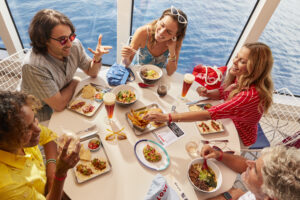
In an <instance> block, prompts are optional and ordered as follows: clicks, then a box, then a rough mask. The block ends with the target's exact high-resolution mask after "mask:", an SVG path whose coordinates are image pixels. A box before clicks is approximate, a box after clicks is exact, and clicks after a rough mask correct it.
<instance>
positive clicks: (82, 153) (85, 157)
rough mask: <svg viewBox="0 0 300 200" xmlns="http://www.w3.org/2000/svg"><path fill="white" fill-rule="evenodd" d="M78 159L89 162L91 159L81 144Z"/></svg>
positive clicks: (88, 151) (88, 152) (89, 153)
mask: <svg viewBox="0 0 300 200" xmlns="http://www.w3.org/2000/svg"><path fill="white" fill-rule="evenodd" d="M79 158H80V160H85V161H90V160H91V158H92V155H91V152H90V150H89V149H86V148H84V146H83V144H81V148H80V152H79Z"/></svg>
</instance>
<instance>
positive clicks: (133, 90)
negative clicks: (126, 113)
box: [112, 85, 139, 106]
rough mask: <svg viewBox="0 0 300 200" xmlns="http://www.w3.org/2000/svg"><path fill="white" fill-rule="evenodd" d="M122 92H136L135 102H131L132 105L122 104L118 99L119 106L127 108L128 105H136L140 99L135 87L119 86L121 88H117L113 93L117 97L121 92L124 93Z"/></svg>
mask: <svg viewBox="0 0 300 200" xmlns="http://www.w3.org/2000/svg"><path fill="white" fill-rule="evenodd" d="M122 90H130V91H132V92H134V94H135V101H133V102H130V103H122V102H120V101H118V100H117V99H116V102H117V104H119V105H123V106H126V105H131V104H133V103H135V102H136V101H137V100H138V98H139V94H138V91H137V90H136V89H135V88H134V87H131V86H129V85H119V86H117V87H115V88H114V89H113V90H112V93H114V94H115V95H116V96H117V94H118V93H119V92H120V91H122Z"/></svg>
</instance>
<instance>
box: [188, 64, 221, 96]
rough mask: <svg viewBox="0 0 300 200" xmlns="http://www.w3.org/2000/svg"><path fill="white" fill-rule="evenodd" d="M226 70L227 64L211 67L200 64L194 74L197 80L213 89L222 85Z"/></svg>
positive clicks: (195, 68)
mask: <svg viewBox="0 0 300 200" xmlns="http://www.w3.org/2000/svg"><path fill="white" fill-rule="evenodd" d="M226 70H227V66H223V67H216V66H214V67H211V66H205V65H201V64H199V65H197V66H196V67H194V70H193V75H194V76H195V80H196V81H197V82H198V83H200V84H201V85H202V86H203V87H205V88H206V89H208V90H213V89H217V88H219V87H220V86H221V83H222V81H223V76H224V74H225V72H226Z"/></svg>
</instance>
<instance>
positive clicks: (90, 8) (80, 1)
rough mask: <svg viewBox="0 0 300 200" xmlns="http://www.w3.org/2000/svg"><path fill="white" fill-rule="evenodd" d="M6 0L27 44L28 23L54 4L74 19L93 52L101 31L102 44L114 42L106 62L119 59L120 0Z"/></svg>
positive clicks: (25, 44) (82, 37)
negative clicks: (118, 24)
mask: <svg viewBox="0 0 300 200" xmlns="http://www.w3.org/2000/svg"><path fill="white" fill-rule="evenodd" d="M6 2H7V4H8V6H9V9H10V11H11V14H12V17H13V19H14V21H15V24H16V26H17V29H18V32H19V35H20V37H21V40H22V43H23V45H24V47H25V48H30V39H29V36H28V26H29V24H30V21H31V19H32V17H33V16H34V14H35V13H36V12H37V11H39V10H41V9H44V8H51V9H55V10H58V11H60V12H62V13H64V14H65V15H66V16H68V17H69V18H70V19H71V21H72V22H73V24H74V26H75V28H76V34H77V37H78V38H79V39H80V40H81V42H82V44H83V46H84V47H85V49H86V51H87V52H88V53H89V55H90V56H92V55H91V53H90V52H89V51H88V50H87V48H88V47H90V48H92V49H95V47H96V45H97V42H98V36H99V34H100V33H101V34H102V35H103V39H102V44H104V45H111V46H113V49H112V50H111V51H110V53H109V54H107V55H104V56H103V63H105V64H112V63H113V62H114V61H115V59H116V53H117V52H116V49H117V48H116V46H117V1H116V0H107V1H99V0H89V1H86V0H77V1H74V0H64V1H59V0H51V1H48V0H42V1H32V0H9V1H6ZM0 45H1V43H0ZM3 46H4V45H3ZM0 47H1V46H0Z"/></svg>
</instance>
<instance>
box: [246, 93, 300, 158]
mask: <svg viewBox="0 0 300 200" xmlns="http://www.w3.org/2000/svg"><path fill="white" fill-rule="evenodd" d="M273 101H274V102H273V104H272V106H271V108H270V109H269V112H268V113H266V114H264V115H263V116H262V118H261V120H260V122H259V124H260V126H261V130H262V132H260V134H264V135H265V136H266V138H267V140H268V142H269V146H274V145H278V144H284V145H286V146H288V145H291V144H292V143H294V142H296V141H298V140H300V134H299V131H300V100H299V99H297V98H296V97H295V96H294V95H293V94H292V93H291V92H290V91H289V90H288V89H287V88H282V89H279V90H276V91H275V92H274V94H273ZM258 142H261V141H258ZM264 144H266V145H265V146H264V145H256V144H254V145H253V146H259V148H251V147H249V148H248V149H242V152H243V153H242V155H243V154H244V155H245V153H247V152H260V151H261V150H262V149H263V148H264V147H267V143H266V142H265V143H264Z"/></svg>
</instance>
